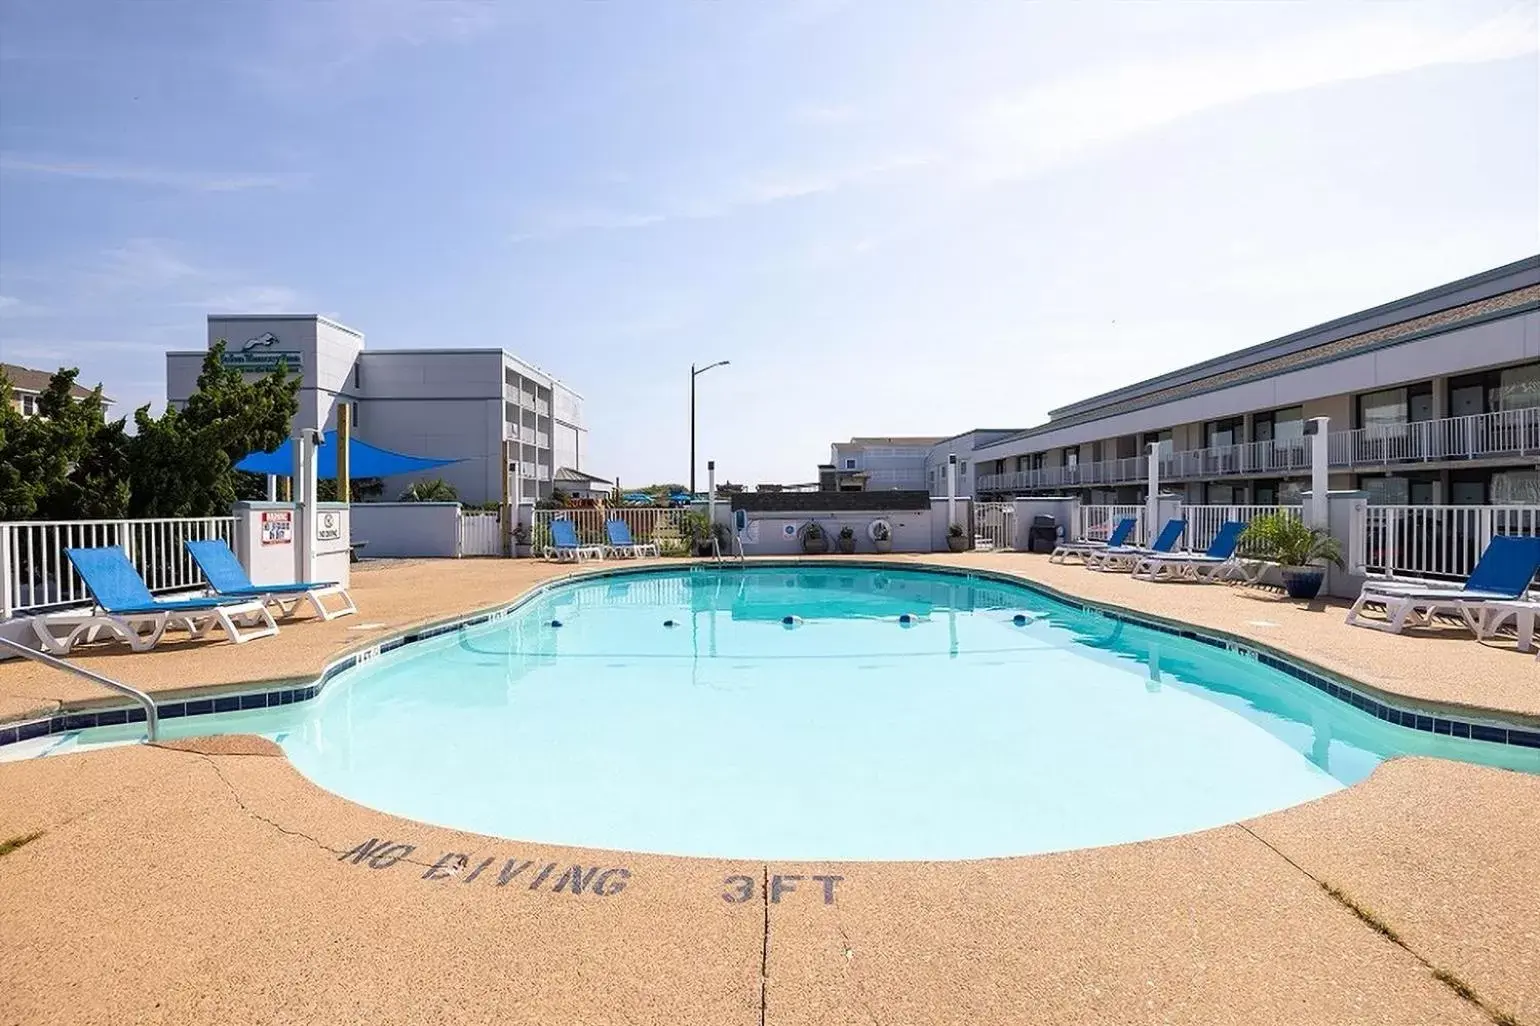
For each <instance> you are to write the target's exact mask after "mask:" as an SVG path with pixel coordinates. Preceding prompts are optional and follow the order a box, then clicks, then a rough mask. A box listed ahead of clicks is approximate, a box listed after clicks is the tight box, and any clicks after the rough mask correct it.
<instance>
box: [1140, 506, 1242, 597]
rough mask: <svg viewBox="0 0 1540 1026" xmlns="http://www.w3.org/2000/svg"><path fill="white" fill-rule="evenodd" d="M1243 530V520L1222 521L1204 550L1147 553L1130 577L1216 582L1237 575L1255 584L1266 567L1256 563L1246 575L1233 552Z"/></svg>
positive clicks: (1151, 579)
mask: <svg viewBox="0 0 1540 1026" xmlns="http://www.w3.org/2000/svg"><path fill="white" fill-rule="evenodd" d="M1245 530H1246V523H1245V521H1243V520H1226V521H1225V522H1224V523H1223V524H1220V525H1219V531H1218V532H1217V533H1216V534H1215V535H1214V540H1213V541H1212V542H1210V543H1209V546H1208V549H1207V550H1206V551H1204V552H1173V553H1169V554H1160V553H1150V554H1148V555H1145V556H1142V557H1140V559H1139V561H1138V562H1137V563H1135V564H1134V573H1133V575H1134V576H1135V577H1139V578H1142V579H1144V580H1148V581H1178V580H1188V581H1219V580H1223V579H1224V578H1226V577H1230V576H1239V577H1241V578H1242V579H1243V580H1245V581H1247V582H1248V583H1255V582H1256V581H1257V580H1259V579H1260V578H1261V576H1262V573H1263V572H1264V571H1265V570H1266V569H1267V564H1266V562H1264V561H1262V560H1256V561H1255V562H1256V568H1255V569H1254V570H1253V571H1252V572H1251V573H1247V572H1246V568H1245V566H1244V565H1243V563H1242V561H1241V559H1240V558H1239V556H1238V555H1237V553H1236V550H1237V548H1239V546H1240V541H1241V535H1242V534H1243V533H1245Z"/></svg>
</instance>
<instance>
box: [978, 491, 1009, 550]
mask: <svg viewBox="0 0 1540 1026" xmlns="http://www.w3.org/2000/svg"><path fill="white" fill-rule="evenodd" d="M1015 547H1016V504H1015V503H1014V502H975V503H974V504H973V548H974V549H975V550H976V551H978V552H992V551H996V550H1003V551H1009V550H1011V549H1013V548H1015Z"/></svg>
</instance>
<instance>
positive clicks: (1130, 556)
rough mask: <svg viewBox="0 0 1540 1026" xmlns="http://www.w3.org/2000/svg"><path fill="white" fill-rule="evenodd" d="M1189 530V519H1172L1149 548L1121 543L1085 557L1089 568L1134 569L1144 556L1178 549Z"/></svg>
mask: <svg viewBox="0 0 1540 1026" xmlns="http://www.w3.org/2000/svg"><path fill="white" fill-rule="evenodd" d="M1186 531H1187V521H1185V520H1182V519H1172V520H1167V521H1166V526H1165V527H1162V528H1161V529H1160V534H1159V535H1157V536H1156V538H1155V541H1154V543H1153V544H1151V545H1150V547H1149V548H1144V547H1142V546H1139V545H1120V546H1118V547H1116V548H1106V549H1102V550H1100V551H1098V552H1093V553H1091V554H1090V555H1088V556H1086V558H1085V565H1086V569H1088V570H1111V571H1124V570H1132V569H1133V568H1134V565H1135V564H1136V563H1138V562H1139V560H1140V559H1141V558H1143V557H1144V556H1148V555H1152V554H1154V553H1157V552H1172V551H1174V550H1175V549H1176V543H1177V542H1179V541H1181V540H1182V535H1183V534H1185V533H1186Z"/></svg>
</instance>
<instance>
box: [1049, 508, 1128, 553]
mask: <svg viewBox="0 0 1540 1026" xmlns="http://www.w3.org/2000/svg"><path fill="white" fill-rule="evenodd" d="M1138 526H1139V518H1138V517H1124V518H1123V519H1121V520H1119V521H1118V522H1117V526H1115V527H1114V528H1113V529H1112V533H1111V534H1109V535H1107V540H1106V541H1077V542H1065V543H1064V544H1062V545H1056V546H1054V550H1053V552H1052V553H1050V554H1049V556H1048V562H1050V563H1063V562H1065V561H1067V560H1069V559H1078V560H1080V561H1081V562H1082V563H1084V562H1085V559H1086V556H1088V555H1090V554H1091V553H1093V552H1102V551H1104V550H1106V549H1116V548H1120V547H1122V546H1124V545H1126V544H1128V539H1129V538H1130V537H1132V535H1133V533H1134V528H1136V527H1138Z"/></svg>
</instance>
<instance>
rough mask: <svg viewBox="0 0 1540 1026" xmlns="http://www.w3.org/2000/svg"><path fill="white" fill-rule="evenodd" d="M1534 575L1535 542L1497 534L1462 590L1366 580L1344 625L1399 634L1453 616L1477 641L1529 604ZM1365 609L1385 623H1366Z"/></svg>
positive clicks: (1538, 555) (1539, 557) (1539, 544)
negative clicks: (1380, 613)
mask: <svg viewBox="0 0 1540 1026" xmlns="http://www.w3.org/2000/svg"><path fill="white" fill-rule="evenodd" d="M1537 572H1540V538H1530V537H1521V536H1518V535H1505V534H1500V535H1498V536H1497V537H1495V538H1493V539H1492V540H1491V541H1490V542H1488V543H1487V547H1486V550H1485V551H1484V552H1482V553H1481V558H1480V559H1479V560H1478V561H1477V562H1476V566H1475V568H1474V569H1472V570H1471V575H1470V577H1468V578H1466V580H1465V583H1464V584H1463V585H1456V584H1453V583H1451V584H1448V585H1442V586H1441V585H1429V584H1418V583H1416V582H1412V581H1366V582H1365V583H1364V585H1363V587H1361V588H1360V589H1359V592H1358V599H1357V601H1355V602H1354V603H1353V608H1352V609H1350V610H1348V615H1347V622H1348V623H1350V624H1352V625H1354V626H1355V627H1369V628H1372V629H1374V630H1377V631H1388V632H1390V633H1391V634H1400V633H1401V632H1402V631H1403V630H1405V629H1406V628H1407V627H1409V626H1411V627H1427V626H1429V625H1430V624H1432V622H1433V618H1434V617H1435V616H1437V615H1439V614H1440V613H1455V614H1457V615H1458V616H1459V617H1460V619H1462V620H1464V621H1465V625H1466V626H1467V627H1469V628H1470V629H1471V630H1472V631H1473V632H1475V634H1476V636H1477V637H1478V638H1481V637H1487V636H1489V635H1490V634H1491V633H1492V632H1493V631H1495V630H1496V624H1497V623H1500V622H1501V621H1502V620H1503V619H1505V618H1506V614H1508V613H1511V611H1512V610H1513V609H1515V608H1517V607H1519V606H1523V605H1527V604H1528V603H1527V602H1526V601H1525V599H1526V596H1527V595H1528V592H1529V589H1530V588H1531V587H1532V586H1533V585H1534V580H1535V574H1536V573H1537ZM1368 606H1380V607H1382V608H1383V609H1384V613H1385V617H1384V619H1378V618H1365V617H1364V616H1363V612H1364V609H1365V608H1366V607H1368ZM1495 614H1504V615H1495Z"/></svg>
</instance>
